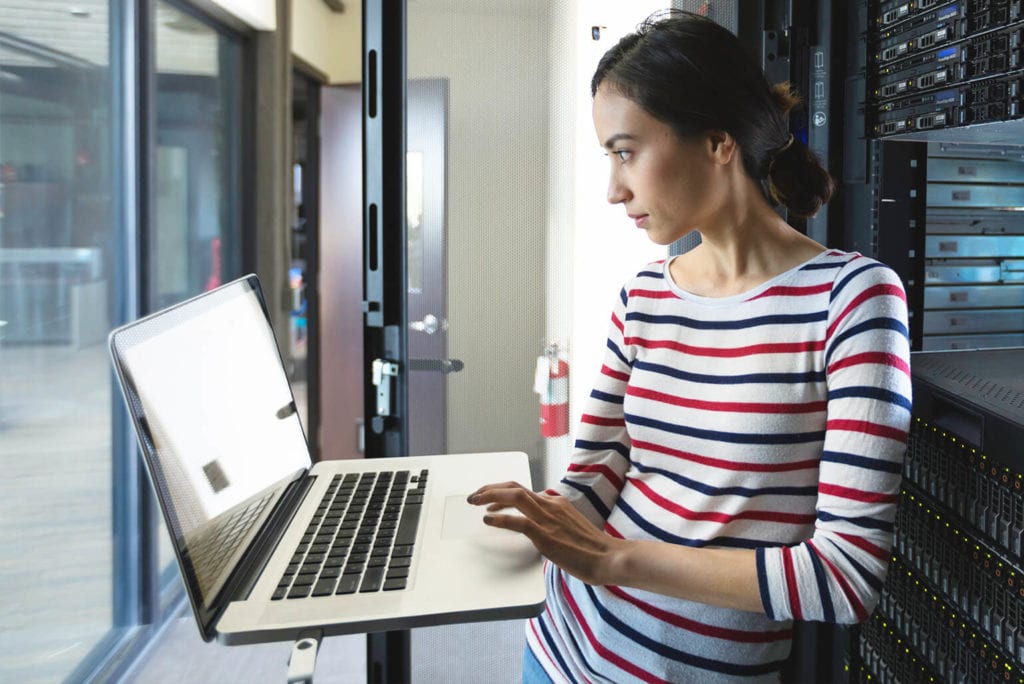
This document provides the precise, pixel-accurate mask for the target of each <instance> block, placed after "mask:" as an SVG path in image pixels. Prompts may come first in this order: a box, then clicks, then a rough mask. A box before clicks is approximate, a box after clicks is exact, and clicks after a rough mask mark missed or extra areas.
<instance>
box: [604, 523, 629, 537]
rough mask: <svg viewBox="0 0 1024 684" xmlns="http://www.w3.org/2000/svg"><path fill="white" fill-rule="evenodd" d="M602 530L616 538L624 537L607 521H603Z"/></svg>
mask: <svg viewBox="0 0 1024 684" xmlns="http://www.w3.org/2000/svg"><path fill="white" fill-rule="evenodd" d="M604 531H605V532H607V533H608V534H610V535H612V536H613V537H615V538H616V539H625V537H624V536H623V535H622V533H621V532H619V531H618V530H617V529H615V528H614V527H612V524H611V523H609V522H608V521H605V523H604Z"/></svg>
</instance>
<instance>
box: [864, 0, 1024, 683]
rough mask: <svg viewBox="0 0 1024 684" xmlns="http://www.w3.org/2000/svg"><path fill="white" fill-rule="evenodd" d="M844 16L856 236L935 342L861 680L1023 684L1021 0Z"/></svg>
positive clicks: (890, 5) (921, 331) (922, 340)
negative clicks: (892, 272)
mask: <svg viewBox="0 0 1024 684" xmlns="http://www.w3.org/2000/svg"><path fill="white" fill-rule="evenodd" d="M848 16H849V17H850V19H851V25H852V26H853V27H854V28H853V30H852V32H851V33H852V36H853V37H851V40H850V43H849V45H851V46H853V47H854V48H855V49H856V50H858V51H859V59H858V60H855V62H856V63H855V64H852V66H851V69H850V70H849V71H848V74H847V75H848V88H847V97H848V100H847V102H846V105H845V106H846V111H847V113H848V117H850V119H851V120H857V122H858V125H857V126H855V129H856V131H851V132H849V133H848V136H847V143H848V145H849V144H852V145H853V146H854V149H855V150H858V149H863V163H862V164H861V163H859V160H858V158H857V155H856V154H854V155H850V156H848V159H847V161H848V164H847V167H846V168H845V169H844V173H845V174H846V178H844V180H849V181H855V182H854V183H851V184H850V186H849V189H848V192H850V193H852V194H853V195H854V196H856V197H857V198H858V199H859V200H861V201H862V204H859V205H857V207H856V208H855V209H852V210H850V211H847V213H846V218H847V221H848V223H847V225H846V226H845V231H844V235H845V236H846V237H847V238H848V243H847V246H848V248H854V249H859V250H860V251H862V252H864V253H866V254H869V255H871V256H875V257H877V258H879V259H880V260H882V261H883V262H885V263H887V264H889V265H891V266H893V267H894V268H895V269H896V270H897V271H898V272H899V273H900V274H901V276H902V277H903V279H904V284H905V286H906V288H907V294H908V304H909V308H910V313H911V319H910V320H911V328H910V334H911V344H912V348H913V349H915V350H925V351H915V353H914V354H913V359H912V364H911V366H912V375H913V389H914V409H913V420H912V426H911V432H910V436H909V439H908V445H907V446H908V451H907V458H906V461H905V468H904V483H903V487H902V489H901V492H900V499H899V506H898V513H897V518H896V521H895V529H894V541H895V544H894V549H893V555H892V563H891V565H890V569H889V573H888V576H887V579H886V583H885V587H884V589H883V591H882V596H881V600H880V603H879V606H878V608H877V610H876V611H875V613H874V614H873V615H872V616H871V618H870V619H869V620H868V621H867V622H866V623H865V624H864V625H862V627H861V630H860V635H859V638H858V639H857V640H856V646H855V647H854V648H853V649H852V651H851V654H850V659H849V673H850V678H851V679H852V680H853V681H858V682H866V681H882V682H930V681H936V682H1013V683H1015V684H1024V561H1022V553H1024V549H1022V545H1024V492H1022V487H1024V452H1022V449H1021V444H1024V440H1022V438H1024V392H1022V384H1021V370H1022V369H1024V347H1021V345H1024V277H1022V276H1024V274H1022V272H1021V271H1022V268H1021V266H1022V261H1021V258H1022V255H1024V213H1021V212H1024V147H1022V145H1024V111H1022V102H1021V95H1022V86H1024V63H1022V55H1021V50H1022V47H1024V46H1022V43H1024V17H1022V8H1021V2H1020V0H960V1H958V2H949V1H948V0H917V1H916V2H902V1H900V0H884V1H881V2H879V1H869V2H861V3H857V4H856V7H855V8H851V9H850V10H849V15H848ZM858 117H859V118H858ZM858 145H862V146H863V147H862V148H860V147H858ZM947 350H964V351H947ZM967 350H970V351H967Z"/></svg>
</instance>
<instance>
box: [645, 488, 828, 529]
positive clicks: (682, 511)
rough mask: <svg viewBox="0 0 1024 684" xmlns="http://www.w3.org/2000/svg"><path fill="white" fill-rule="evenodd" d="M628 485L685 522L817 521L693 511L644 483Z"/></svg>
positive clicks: (792, 515) (812, 517)
mask: <svg viewBox="0 0 1024 684" xmlns="http://www.w3.org/2000/svg"><path fill="white" fill-rule="evenodd" d="M629 483H630V484H631V485H633V486H634V487H636V488H637V489H639V490H640V491H641V492H643V494H644V495H645V496H646V497H647V498H648V499H650V500H651V501H652V502H653V503H655V504H657V505H658V506H661V507H662V508H664V509H665V510H666V511H669V512H670V513H675V514H676V515H678V516H679V517H681V518H686V519H687V520H707V521H712V522H718V523H723V524H728V523H731V522H732V521H733V520H766V521H769V522H778V523H790V524H795V525H808V524H811V523H813V522H814V521H815V520H816V519H817V516H816V515H814V514H810V515H800V514H798V513H780V512H777V511H741V512H739V513H737V514H736V515H729V514H728V513H717V512H714V511H704V512H701V511H695V510H693V509H690V508H686V507H685V506H681V505H679V504H677V503H675V502H674V501H670V500H669V499H666V498H665V497H664V496H662V495H661V494H659V493H658V492H656V491H654V490H653V489H651V487H650V486H649V485H648V484H647V483H646V482H642V481H640V480H634V479H630V481H629Z"/></svg>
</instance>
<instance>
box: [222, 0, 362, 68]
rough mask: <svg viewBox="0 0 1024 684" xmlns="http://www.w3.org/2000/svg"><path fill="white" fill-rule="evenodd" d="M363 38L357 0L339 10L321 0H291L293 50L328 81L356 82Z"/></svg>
mask: <svg viewBox="0 0 1024 684" xmlns="http://www.w3.org/2000/svg"><path fill="white" fill-rule="evenodd" d="M238 1H239V2H244V1H245V0H238ZM362 41H363V38H362V2H360V1H359V0H350V1H349V0H346V2H345V11H344V12H340V13H339V12H332V11H331V10H330V9H328V7H327V5H325V4H324V2H323V0H292V52H293V53H294V54H295V55H296V56H297V57H299V58H301V59H302V60H303V61H305V62H306V63H308V64H310V65H311V66H313V67H316V68H317V69H319V70H320V71H322V72H323V73H325V74H326V75H327V81H328V83H332V84H342V83H359V81H360V80H361V79H362V76H361V74H362V54H363V51H362Z"/></svg>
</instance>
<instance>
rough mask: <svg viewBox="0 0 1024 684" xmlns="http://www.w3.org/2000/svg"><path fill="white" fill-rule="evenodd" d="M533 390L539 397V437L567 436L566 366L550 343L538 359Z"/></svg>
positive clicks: (567, 375)
mask: <svg viewBox="0 0 1024 684" xmlns="http://www.w3.org/2000/svg"><path fill="white" fill-rule="evenodd" d="M534 391H535V392H536V393H537V394H539V395H540V435H541V437H563V436H565V435H567V434H569V364H568V363H566V362H565V359H563V358H562V357H561V356H560V355H559V353H558V345H557V344H554V343H551V344H549V345H548V346H547V349H546V350H545V351H544V356H541V357H539V358H538V359H537V373H536V376H535V378H534Z"/></svg>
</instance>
